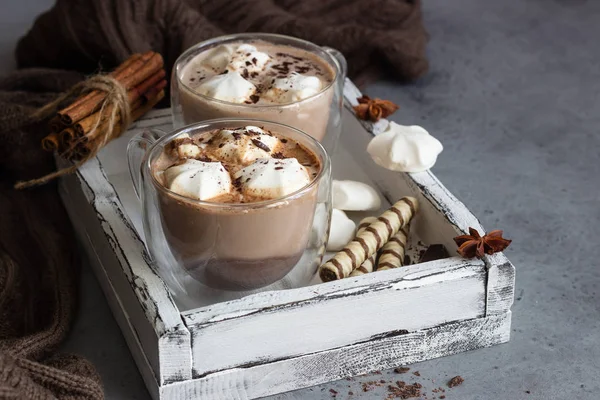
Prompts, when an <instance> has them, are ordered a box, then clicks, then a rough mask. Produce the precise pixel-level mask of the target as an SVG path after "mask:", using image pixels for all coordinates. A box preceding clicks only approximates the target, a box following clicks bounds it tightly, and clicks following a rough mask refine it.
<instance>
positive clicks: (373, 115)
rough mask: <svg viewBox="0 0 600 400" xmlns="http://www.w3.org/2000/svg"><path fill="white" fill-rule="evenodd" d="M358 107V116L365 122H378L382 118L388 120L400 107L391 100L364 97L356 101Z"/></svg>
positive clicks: (355, 108) (355, 107)
mask: <svg viewBox="0 0 600 400" xmlns="http://www.w3.org/2000/svg"><path fill="white" fill-rule="evenodd" d="M356 100H357V101H358V105H357V106H354V111H355V112H356V116H357V117H358V118H360V119H364V120H365V121H373V122H377V121H379V119H380V118H387V117H389V116H390V115H392V114H393V113H395V112H396V110H398V109H399V108H400V107H399V106H398V105H396V104H394V103H393V102H391V101H389V100H381V99H371V98H370V97H369V96H367V95H363V96H362V97H359V98H357V99H356Z"/></svg>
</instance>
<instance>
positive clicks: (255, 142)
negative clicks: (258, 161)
mask: <svg viewBox="0 0 600 400" xmlns="http://www.w3.org/2000/svg"><path fill="white" fill-rule="evenodd" d="M252 143H253V144H254V145H255V146H256V147H258V148H259V149H262V150H264V151H266V152H268V153H270V152H271V149H270V148H269V146H267V145H266V144H264V143H263V142H261V141H260V140H258V139H252Z"/></svg>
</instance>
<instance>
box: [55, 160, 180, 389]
mask: <svg viewBox="0 0 600 400" xmlns="http://www.w3.org/2000/svg"><path fill="white" fill-rule="evenodd" d="M70 178H72V177H70ZM76 178H77V179H76V181H75V180H73V179H70V180H67V181H66V182H67V184H66V185H65V187H66V188H68V189H66V190H65V191H66V195H67V196H69V197H73V198H75V199H77V197H78V196H77V190H79V191H80V192H81V193H82V194H83V196H84V197H83V196H82V197H81V198H80V199H79V200H80V201H78V202H77V203H76V204H82V202H83V201H85V202H87V204H89V206H90V210H88V215H93V218H95V219H96V221H95V222H96V223H95V224H94V221H92V220H91V219H90V218H89V217H87V216H86V215H81V214H80V216H79V217H80V218H82V219H83V220H84V221H86V222H87V224H88V225H90V226H91V227H93V226H96V227H99V229H98V230H97V234H96V235H95V236H94V237H93V240H94V245H95V246H96V250H97V251H98V252H100V254H101V257H103V258H105V259H106V260H107V262H106V263H105V264H106V270H107V273H108V274H109V276H110V278H111V279H112V280H113V282H119V286H118V292H119V293H120V296H119V297H120V298H119V299H118V301H119V305H120V306H121V307H122V308H124V309H125V311H126V313H127V314H128V316H129V318H130V319H131V320H132V321H133V324H134V325H135V326H136V327H137V329H136V331H137V335H138V337H139V340H140V342H141V343H142V345H143V347H144V349H145V351H147V352H148V354H152V355H153V354H155V353H156V356H153V357H149V360H150V363H151V365H152V367H153V370H154V374H155V376H156V379H157V381H158V382H160V384H166V383H169V382H175V381H179V380H185V379H190V378H191V359H190V354H189V351H190V350H189V349H190V347H191V344H190V333H189V331H188V329H187V327H186V326H185V325H184V324H183V321H182V319H181V316H180V314H179V309H178V308H177V307H176V306H175V303H174V302H173V300H172V298H171V296H170V294H169V292H168V290H167V288H166V286H165V284H164V282H163V281H162V279H161V278H160V277H159V276H158V275H157V274H156V272H155V271H154V270H153V269H152V268H151V267H150V261H149V257H148V255H147V253H146V250H145V247H144V244H143V243H142V242H141V240H140V238H139V236H138V235H137V233H136V232H135V230H134V229H133V228H132V226H131V224H130V222H129V220H128V218H127V217H126V216H125V215H124V213H123V212H122V210H121V207H120V202H119V199H118V197H117V196H116V194H115V193H114V190H113V188H112V185H110V184H108V185H107V182H108V181H107V178H106V175H105V174H104V172H103V171H102V167H101V165H100V163H99V162H98V160H97V159H93V160H90V161H88V162H87V163H86V164H85V165H84V166H83V167H81V168H80V170H79V171H78V172H77V174H76ZM78 208H80V209H82V210H84V208H81V207H80V206H78ZM84 212H85V211H84ZM102 239H104V240H102ZM186 356H187V361H186Z"/></svg>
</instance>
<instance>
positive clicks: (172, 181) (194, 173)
mask: <svg viewBox="0 0 600 400" xmlns="http://www.w3.org/2000/svg"><path fill="white" fill-rule="evenodd" d="M163 179H164V183H165V186H166V187H167V188H169V189H170V190H171V191H173V192H175V193H177V194H180V195H182V196H186V197H190V198H192V199H198V200H210V199H212V198H214V197H217V196H220V195H223V194H227V193H230V192H231V190H232V186H231V177H230V176H229V172H227V170H225V168H223V165H222V164H221V163H220V162H204V161H198V160H192V159H188V160H186V161H185V163H183V164H180V165H175V166H172V167H170V168H168V169H166V170H165V171H164V174H163Z"/></svg>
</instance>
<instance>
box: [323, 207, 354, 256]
mask: <svg viewBox="0 0 600 400" xmlns="http://www.w3.org/2000/svg"><path fill="white" fill-rule="evenodd" d="M355 229H356V224H355V223H354V221H352V220H351V219H350V218H348V216H347V215H346V213H345V212H343V211H342V210H337V209H335V208H334V209H333V211H332V213H331V227H330V228H329V241H328V242H327V247H326V248H327V251H340V250H342V249H343V248H344V247H346V245H347V244H348V243H350V241H351V240H352V239H353V238H354V230H355Z"/></svg>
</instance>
